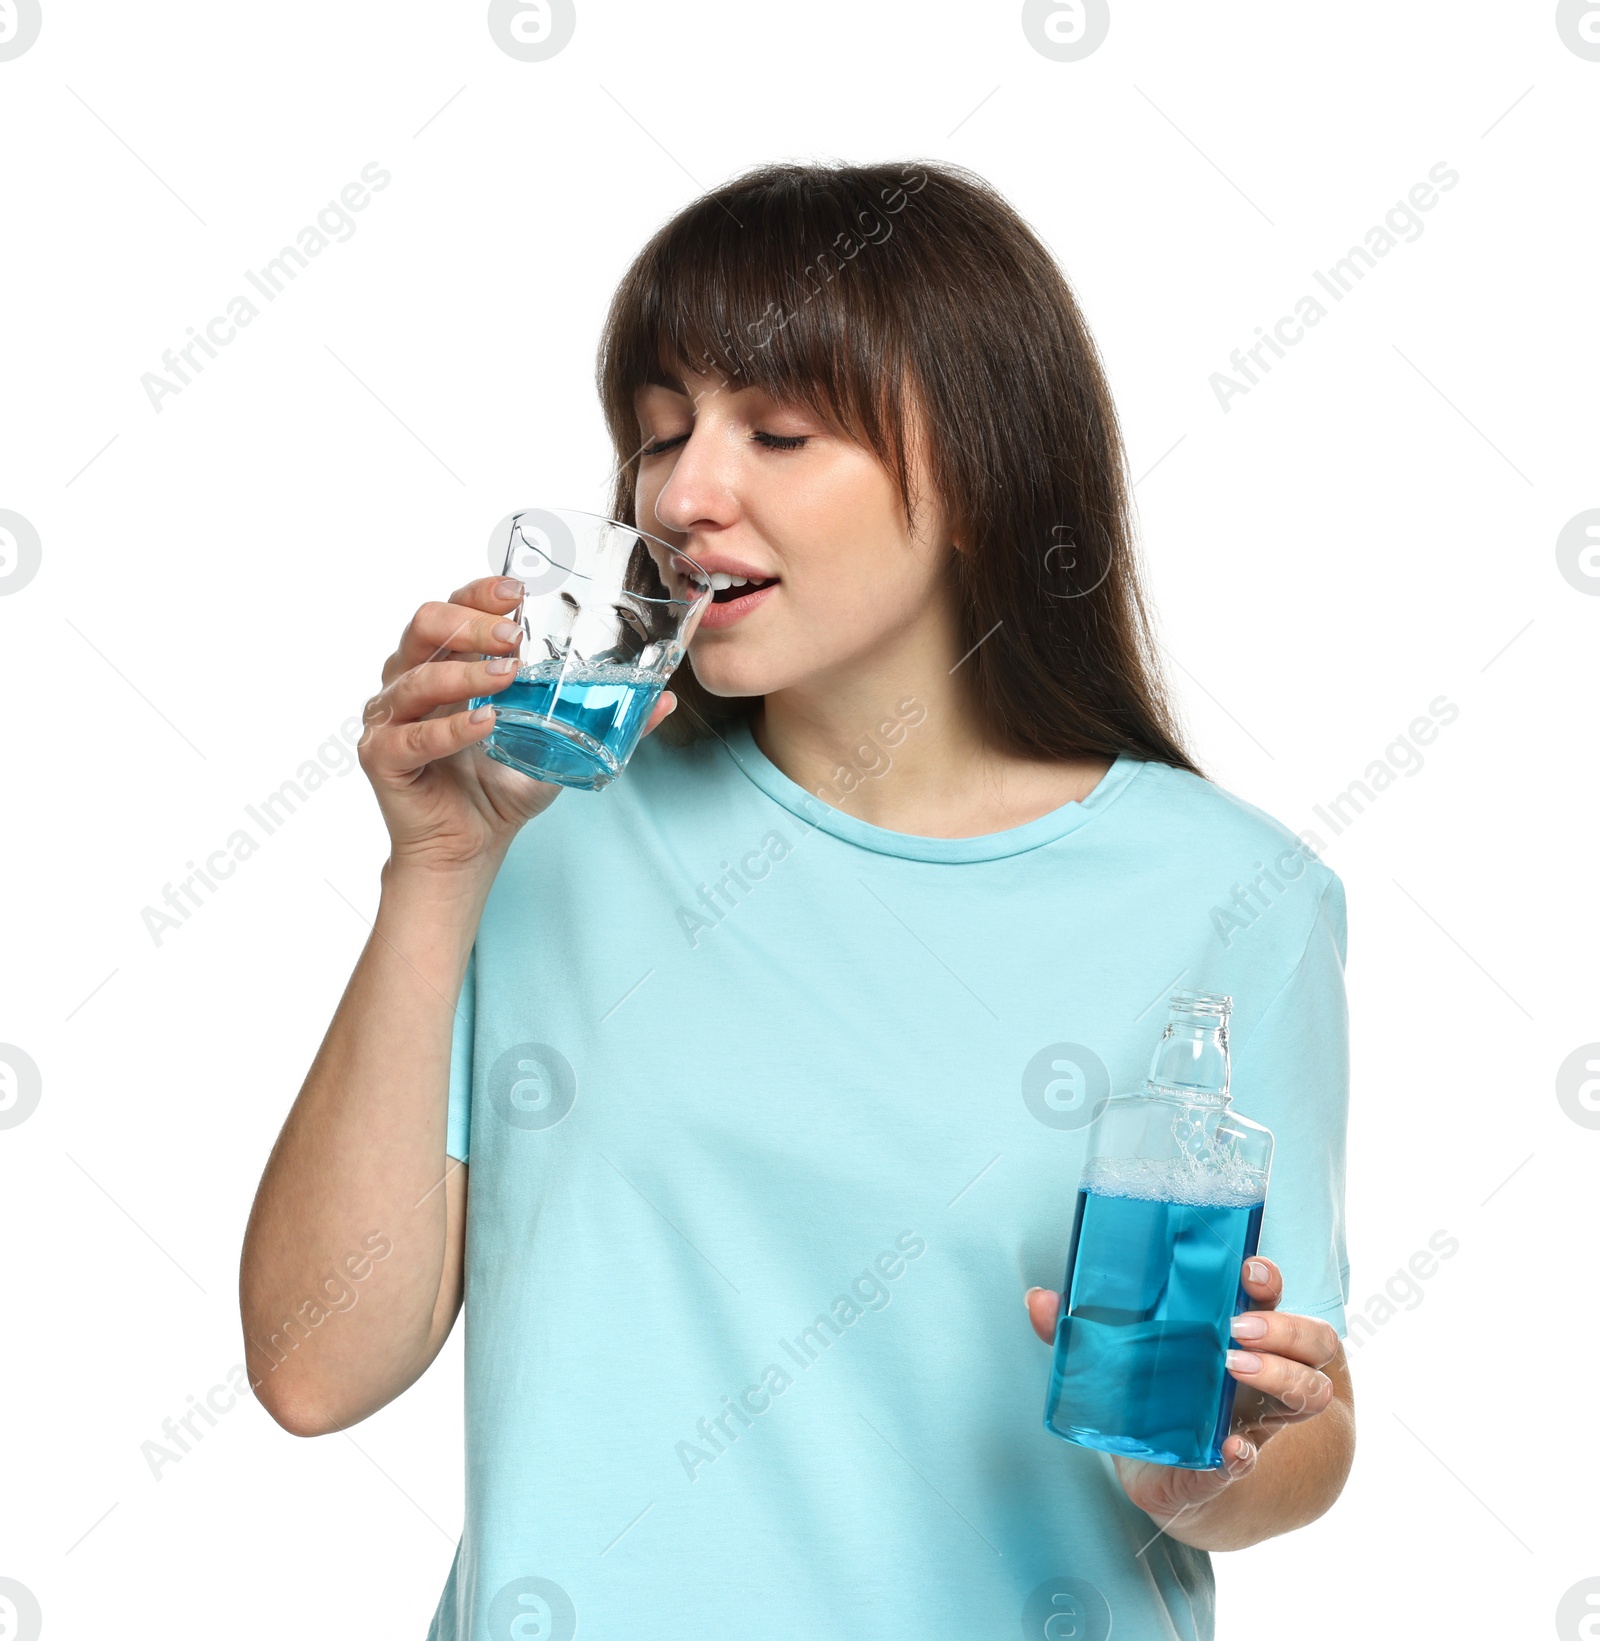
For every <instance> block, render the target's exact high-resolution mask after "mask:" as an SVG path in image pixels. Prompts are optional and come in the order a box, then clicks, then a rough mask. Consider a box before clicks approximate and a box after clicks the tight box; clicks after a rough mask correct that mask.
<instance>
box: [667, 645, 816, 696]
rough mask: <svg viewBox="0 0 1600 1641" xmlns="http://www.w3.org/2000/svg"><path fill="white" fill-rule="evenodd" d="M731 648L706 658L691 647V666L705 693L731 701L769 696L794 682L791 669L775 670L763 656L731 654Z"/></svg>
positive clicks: (776, 668)
mask: <svg viewBox="0 0 1600 1641" xmlns="http://www.w3.org/2000/svg"><path fill="white" fill-rule="evenodd" d="M729 648H730V646H725V647H724V648H723V649H722V651H721V652H720V653H714V654H711V655H704V654H701V653H700V652H699V651H698V650H697V649H695V648H694V646H692V645H691V646H690V649H689V665H690V667H691V668H692V669H693V671H694V676H695V681H696V682H697V683H698V684H699V685H700V687H701V688H702V689H703V690H704V691H705V692H706V694H708V695H716V696H719V697H723V698H729V699H731V698H734V697H738V696H749V695H770V694H772V692H773V691H774V690H779V689H783V688H784V687H785V686H787V685H789V684H792V683H794V681H795V679H794V676H793V669H792V668H783V667H776V666H774V665H773V664H772V662H771V660H770V659H768V658H766V657H763V656H761V655H737V654H730V653H729Z"/></svg>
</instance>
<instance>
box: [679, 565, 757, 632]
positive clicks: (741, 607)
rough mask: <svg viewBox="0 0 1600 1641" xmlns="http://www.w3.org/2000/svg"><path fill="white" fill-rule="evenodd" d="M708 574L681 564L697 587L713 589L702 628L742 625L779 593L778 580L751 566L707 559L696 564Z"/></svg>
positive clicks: (701, 621)
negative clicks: (750, 615) (741, 623)
mask: <svg viewBox="0 0 1600 1641" xmlns="http://www.w3.org/2000/svg"><path fill="white" fill-rule="evenodd" d="M697 562H698V564H699V565H700V566H701V568H702V569H704V571H705V575H704V576H702V575H700V574H699V573H698V572H697V571H695V570H691V569H689V567H688V566H687V565H686V564H683V562H682V561H681V560H680V561H679V566H678V567H679V568H681V569H682V570H683V572H684V573H685V574H686V575H687V576H688V578H689V580H690V581H692V582H693V583H694V584H695V586H697V587H704V586H706V585H707V584H708V582H709V585H710V587H711V602H710V603H709V604H708V605H706V607H705V610H704V613H703V614H702V615H701V618H700V626H701V627H702V628H708V627H709V628H712V629H715V628H719V627H730V626H732V625H733V623H734V622H736V621H742V620H743V619H744V618H745V616H747V615H749V614H750V612H751V611H752V610H754V609H756V608H757V607H758V606H759V605H761V604H763V603H765V602H766V600H767V599H768V598H770V597H771V596H772V594H773V593H774V592H775V591H776V590H777V587H778V582H779V578H778V577H777V576H764V575H761V574H759V573H758V572H757V571H756V570H755V569H754V568H753V567H752V566H749V565H745V564H736V563H733V562H731V561H729V560H718V559H716V558H715V557H711V558H710V561H709V562H708V561H707V558H706V557H702V558H700V559H699V560H697Z"/></svg>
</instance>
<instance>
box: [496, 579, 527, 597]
mask: <svg viewBox="0 0 1600 1641" xmlns="http://www.w3.org/2000/svg"><path fill="white" fill-rule="evenodd" d="M494 596H495V597H496V598H521V597H522V583H521V582H520V581H518V580H517V579H516V578H515V577H514V576H507V577H506V578H505V580H504V581H497V582H495V584H494Z"/></svg>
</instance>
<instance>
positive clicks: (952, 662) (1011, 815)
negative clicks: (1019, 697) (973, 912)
mask: <svg viewBox="0 0 1600 1641" xmlns="http://www.w3.org/2000/svg"><path fill="white" fill-rule="evenodd" d="M1000 639H1001V635H1000V634H999V633H996V634H995V635H994V637H993V639H991V640H990V642H996V641H1000ZM956 644H957V639H956V634H955V631H954V622H953V621H952V620H949V619H947V618H946V619H930V620H929V621H928V622H925V623H921V624H919V625H917V626H915V627H913V628H910V629H908V630H907V631H906V632H904V633H903V634H902V635H900V636H899V637H898V638H897V639H896V640H894V641H893V642H891V643H890V644H887V645H879V646H877V647H875V649H874V652H873V654H872V656H871V658H870V660H865V659H864V660H853V661H851V662H848V663H845V664H842V665H841V666H840V667H838V668H835V669H833V670H832V671H831V672H830V673H828V674H826V675H820V676H813V677H810V678H807V679H806V680H805V681H804V682H803V683H802V684H797V685H794V686H792V687H791V688H789V689H784V690H777V691H774V692H773V693H772V694H769V695H767V696H765V697H764V698H763V699H762V702H761V705H760V706H759V707H758V708H757V710H756V713H755V715H754V717H753V718H752V719H751V724H750V728H751V732H752V734H753V735H754V736H755V740H756V745H757V746H759V747H760V748H761V751H762V752H763V753H764V754H765V755H766V757H767V758H768V759H770V760H771V762H772V763H774V764H776V765H777V767H778V768H779V769H781V770H782V771H783V773H784V774H785V775H787V776H788V777H789V779H790V780H792V781H794V782H795V783H796V784H797V785H799V786H803V787H804V788H805V789H806V790H807V791H808V792H811V793H813V794H814V795H815V796H817V797H818V798H820V799H821V800H822V802H824V803H826V804H828V805H829V806H830V807H832V808H834V809H839V810H842V811H843V812H844V813H846V814H848V815H853V816H855V817H856V818H857V819H859V820H864V821H867V822H868V823H870V824H871V825H873V826H881V827H884V828H886V829H887V830H889V831H892V832H907V833H913V834H915V835H917V836H921V837H950V838H959V837H979V836H982V835H984V834H986V833H990V832H1002V831H1008V830H1010V829H1011V828H1012V827H1016V826H1022V825H1025V824H1026V823H1027V822H1028V821H1030V820H1035V819H1037V818H1038V817H1039V816H1040V815H1045V814H1048V813H1050V811H1051V810H1054V809H1058V808H1060V807H1061V806H1062V805H1063V804H1066V803H1071V802H1074V801H1077V800H1081V799H1082V798H1085V797H1087V796H1088V794H1089V793H1090V792H1091V791H1093V790H1094V788H1095V786H1096V785H1097V784H1098V783H1099V781H1100V779H1101V778H1102V777H1103V776H1104V774H1105V772H1106V771H1107V770H1108V769H1109V768H1110V767H1111V761H1112V760H1111V759H1110V758H1109V757H1099V758H1083V759H1074V760H1062V761H1057V760H1050V759H1038V758H1025V757H1022V756H1021V755H1019V754H1016V753H1011V752H1008V751H1005V750H1003V749H1001V748H998V747H996V746H994V745H993V744H992V743H991V742H990V741H989V740H988V739H987V737H986V736H985V735H984V733H983V728H982V725H981V722H980V719H979V716H978V713H977V710H976V708H975V706H974V704H973V702H972V699H971V696H970V693H969V691H968V688H967V678H966V677H965V676H963V671H964V668H965V667H966V666H968V665H970V664H971V657H970V656H968V657H965V658H964V657H963V656H962V653H961V651H960V650H959V649H958V648H957V647H956Z"/></svg>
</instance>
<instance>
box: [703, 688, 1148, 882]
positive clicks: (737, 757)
mask: <svg viewBox="0 0 1600 1641" xmlns="http://www.w3.org/2000/svg"><path fill="white" fill-rule="evenodd" d="M723 745H724V746H725V747H726V748H727V750H728V753H729V755H730V756H731V757H732V759H733V761H734V763H735V764H737V765H738V767H739V769H740V770H741V771H743V773H744V774H745V775H746V776H748V777H749V779H750V780H751V781H752V782H753V783H754V784H755V785H756V786H758V787H759V788H760V789H761V790H762V791H763V792H765V793H766V795H767V796H768V797H769V798H771V799H773V801H774V802H776V803H780V804H782V805H783V807H784V808H785V809H787V810H788V811H789V812H790V813H791V814H793V815H797V816H799V818H800V819H801V820H803V821H805V822H807V823H808V824H809V825H812V826H816V827H818V828H820V829H821V830H822V831H824V832H827V833H829V834H830V835H831V836H833V837H836V838H838V839H840V840H841V841H842V842H844V843H851V844H854V845H855V846H856V847H857V848H858V849H870V850H871V851H872V852H873V853H874V854H879V855H899V856H900V857H901V858H902V859H904V860H925V861H936V862H943V863H945V864H948V865H964V864H969V863H971V862H974V861H984V860H1003V859H1005V858H1006V857H1007V856H1008V855H1020V854H1023V853H1025V852H1026V851H1027V850H1029V849H1038V848H1040V847H1041V846H1042V845H1044V844H1047V843H1054V842H1055V841H1056V840H1057V839H1058V838H1063V837H1065V836H1066V835H1067V834H1068V833H1069V832H1074V831H1076V830H1077V829H1078V828H1079V827H1080V826H1086V825H1087V824H1088V823H1089V822H1090V821H1091V820H1093V819H1094V818H1095V816H1096V815H1099V814H1100V813H1102V812H1103V811H1104V810H1106V809H1108V808H1110V806H1111V805H1112V804H1113V803H1114V802H1116V800H1117V798H1118V797H1120V796H1121V794H1122V793H1123V792H1124V791H1125V790H1126V789H1127V787H1128V785H1129V783H1130V782H1131V781H1132V780H1133V779H1134V777H1135V776H1136V775H1137V774H1138V773H1139V771H1140V770H1141V769H1142V768H1143V767H1144V760H1143V759H1142V758H1136V757H1134V756H1133V755H1132V754H1131V753H1128V752H1119V753H1118V754H1117V757H1116V759H1115V761H1114V762H1113V763H1112V765H1111V767H1110V769H1108V770H1107V771H1106V772H1105V774H1104V775H1103V776H1102V777H1101V779H1100V783H1099V785H1097V786H1096V787H1095V789H1094V790H1093V791H1092V792H1090V793H1089V795H1088V796H1087V797H1085V798H1082V799H1076V798H1075V799H1073V800H1072V801H1071V802H1070V803H1064V804H1062V805H1061V807H1060V808H1059V809H1052V810H1051V811H1050V812H1049V813H1048V814H1044V815H1040V816H1038V817H1037V818H1036V819H1034V820H1031V821H1028V822H1026V823H1025V824H1024V825H1022V826H1013V827H1010V828H1009V829H1008V830H1006V831H1004V832H985V833H982V834H980V835H979V836H977V837H972V838H925V837H920V836H918V835H917V834H916V833H912V832H892V831H890V830H889V829H888V828H887V827H883V826H874V825H872V823H871V822H870V821H864V820H858V819H857V818H856V817H855V816H854V815H847V814H845V813H844V811H843V810H840V809H835V808H834V807H833V805H832V804H830V803H827V802H825V801H824V800H823V799H822V798H819V797H816V796H814V795H813V794H812V793H810V792H807V791H806V789H805V788H804V787H803V786H801V785H799V784H798V783H797V782H795V781H792V780H790V779H789V777H788V776H787V775H785V774H784V772H783V771H782V770H781V769H779V768H778V766H777V765H776V764H775V763H773V762H772V760H771V759H770V758H768V757H767V755H766V754H765V753H764V752H763V751H762V750H761V748H760V747H759V746H757V745H756V738H755V736H754V735H753V734H751V732H750V725H749V723H748V722H747V721H746V720H744V719H740V720H739V721H738V722H736V723H735V724H734V725H733V726H732V727H731V728H730V729H729V730H727V731H726V732H725V734H724V735H723Z"/></svg>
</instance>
